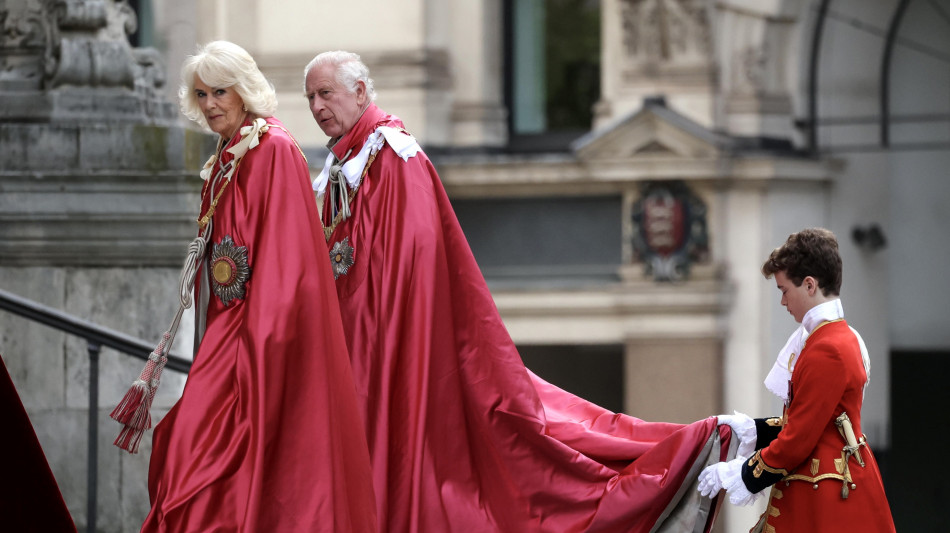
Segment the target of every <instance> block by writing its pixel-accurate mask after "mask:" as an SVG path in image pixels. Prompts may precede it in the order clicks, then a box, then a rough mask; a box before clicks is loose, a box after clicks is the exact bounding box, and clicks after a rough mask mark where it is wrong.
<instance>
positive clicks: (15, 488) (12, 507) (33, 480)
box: [0, 358, 76, 533]
mask: <svg viewBox="0 0 950 533" xmlns="http://www.w3.org/2000/svg"><path fill="white" fill-rule="evenodd" d="M0 427H2V428H3V437H2V438H0V458H2V460H3V466H2V468H0V472H2V475H0V531H16V532H18V533H69V532H75V531H76V526H75V524H73V519H72V517H71V516H70V515H69V509H67V508H66V502H64V501H63V496H62V494H61V493H60V492H59V485H57V484H56V478H54V477H53V472H52V471H51V470H50V468H49V463H47V462H46V454H44V453H43V448H42V447H41V446H40V441H39V439H37V438H36V432H35V431H34V430H33V424H32V423H31V422H30V417H29V416H28V415H27V413H26V409H24V408H23V404H22V403H21V402H20V395H19V394H17V391H16V387H14V385H13V380H12V379H10V374H8V373H7V367H6V365H5V364H4V362H3V359H2V358H0Z"/></svg>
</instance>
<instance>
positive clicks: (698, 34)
mask: <svg viewBox="0 0 950 533" xmlns="http://www.w3.org/2000/svg"><path fill="white" fill-rule="evenodd" d="M620 5H621V8H620V9H621V16H622V17H623V43H624V50H625V52H626V53H627V56H628V58H629V59H631V60H633V61H634V62H650V63H661V62H674V63H677V62H684V61H686V62H689V63H695V62H696V61H697V60H698V61H706V60H708V59H709V57H710V53H709V49H710V35H709V17H708V15H707V12H706V2H703V1H702V0H622V1H621V4H620Z"/></svg>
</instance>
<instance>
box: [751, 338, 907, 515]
mask: <svg viewBox="0 0 950 533" xmlns="http://www.w3.org/2000/svg"><path fill="white" fill-rule="evenodd" d="M865 383H867V374H866V372H865V369H864V363H863V362H862V359H861V348H860V346H859V345H858V340H857V338H856V337H855V336H854V333H853V332H852V331H851V328H849V327H848V323H847V322H845V321H844V320H838V321H834V322H826V323H824V324H823V325H819V326H818V327H817V328H815V330H814V331H812V333H811V335H809V336H808V340H807V341H806V342H805V348H804V349H802V352H801V354H800V355H799V357H798V360H797V362H796V363H795V368H794V370H793V371H792V384H791V389H790V391H791V394H790V396H789V400H788V407H787V408H786V413H785V419H786V422H785V425H784V426H783V427H782V429H781V431H780V432H779V433H778V436H777V437H776V438H775V440H773V441H772V442H771V443H769V445H768V446H766V447H765V448H763V449H762V450H761V451H760V452H759V454H760V459H759V460H760V461H764V462H765V466H767V467H768V468H769V469H771V470H772V471H776V470H778V471H780V472H781V473H782V474H787V477H784V478H782V480H781V481H779V482H778V483H776V484H775V485H773V486H772V490H771V493H770V495H769V507H768V509H767V511H766V512H765V514H764V515H763V519H764V520H765V521H766V522H765V524H764V528H763V530H762V531H763V532H766V533H769V532H771V533H784V532H797V531H816V532H820V531H861V532H862V533H873V532H880V533H892V532H893V531H895V529H894V520H893V518H892V517H891V510H890V507H889V505H888V503H887V496H886V495H885V494H884V484H883V482H882V480H881V472H880V470H879V469H878V466H877V461H876V460H875V459H874V454H873V453H872V452H871V448H870V446H861V447H860V453H861V458H862V459H863V460H864V466H863V467H862V466H861V465H860V464H859V463H858V461H857V459H855V458H853V457H852V458H850V459H849V460H848V470H849V472H850V475H851V479H852V482H853V483H854V486H853V487H850V486H849V491H848V497H847V498H846V499H845V498H842V497H841V494H842V491H841V489H842V482H841V477H840V474H841V473H842V471H841V470H840V469H839V465H840V464H841V461H842V453H841V449H842V447H844V446H845V444H847V443H846V442H845V440H844V438H843V437H842V436H841V434H840V433H839V432H838V427H837V425H836V424H835V419H836V418H837V417H838V416H839V415H840V414H841V413H847V414H848V417H849V418H850V419H851V424H852V426H853V428H854V434H855V436H856V438H858V439H860V438H861V436H862V435H863V433H862V432H861V406H862V404H863V403H864V384H865ZM836 461H838V463H839V464H836ZM836 474H837V475H838V476H837V477H836Z"/></svg>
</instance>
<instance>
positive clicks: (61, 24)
mask: <svg viewBox="0 0 950 533" xmlns="http://www.w3.org/2000/svg"><path fill="white" fill-rule="evenodd" d="M137 23H138V22H137V19H136V16H135V12H134V10H133V9H132V8H131V7H130V6H129V5H128V4H127V3H126V2H125V1H124V0H7V1H6V2H5V3H4V5H3V7H0V28H2V41H0V90H18V91H22V90H44V89H52V88H56V87H61V86H65V85H69V86H90V87H127V88H129V89H132V88H134V87H135V84H136V73H137V72H139V71H140V70H141V67H142V64H141V62H140V57H141V55H137V54H136V53H134V52H133V49H132V47H131V46H130V45H129V42H128V38H127V36H128V34H130V33H132V32H134V31H135V29H136V27H137ZM146 64H147V65H150V64H154V58H152V57H149V59H148V61H147V63H146ZM162 78H163V76H162ZM163 83H164V80H163V79H162V84H163ZM160 86H161V85H159V87H160Z"/></svg>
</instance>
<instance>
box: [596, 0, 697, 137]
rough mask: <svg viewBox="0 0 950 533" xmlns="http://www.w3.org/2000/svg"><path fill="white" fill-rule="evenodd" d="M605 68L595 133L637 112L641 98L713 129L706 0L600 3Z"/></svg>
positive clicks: (605, 1)
mask: <svg viewBox="0 0 950 533" xmlns="http://www.w3.org/2000/svg"><path fill="white" fill-rule="evenodd" d="M601 6H602V7H601V11H602V15H601V16H602V21H603V22H602V26H603V36H602V45H601V48H602V50H603V68H602V74H601V86H602V87H603V89H602V94H601V100H600V102H598V104H597V107H596V109H595V114H596V117H595V128H596V127H600V126H602V125H603V124H605V123H607V122H609V121H611V120H613V119H616V118H619V117H622V116H624V115H627V114H629V113H630V112H632V111H636V110H637V109H639V108H640V106H641V105H642V102H643V100H644V98H647V97H651V96H656V95H664V96H665V97H666V101H667V103H668V105H669V106H670V107H671V108H672V109H675V110H676V111H678V112H680V113H683V114H684V115H686V116H688V117H690V118H691V119H693V120H695V121H696V122H699V123H700V124H702V125H704V126H706V127H711V126H712V125H713V117H714V113H713V109H714V99H713V97H714V90H715V70H714V68H713V53H712V44H713V43H712V38H711V36H710V23H709V20H710V15H709V12H708V8H707V6H708V2H706V1H705V0H604V1H603V2H602V4H601Z"/></svg>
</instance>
